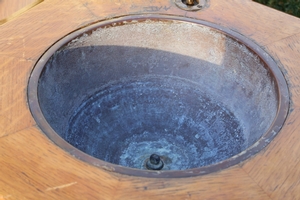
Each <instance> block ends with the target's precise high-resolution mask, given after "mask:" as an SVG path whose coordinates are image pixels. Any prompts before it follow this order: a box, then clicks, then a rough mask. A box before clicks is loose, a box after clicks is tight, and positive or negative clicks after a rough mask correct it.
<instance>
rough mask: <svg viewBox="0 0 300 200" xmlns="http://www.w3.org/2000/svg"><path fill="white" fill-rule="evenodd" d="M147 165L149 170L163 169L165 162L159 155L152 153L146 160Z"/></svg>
mask: <svg viewBox="0 0 300 200" xmlns="http://www.w3.org/2000/svg"><path fill="white" fill-rule="evenodd" d="M146 167H147V169H149V170H161V169H162V168H163V167H164V163H163V161H162V160H161V158H160V156H159V155H157V154H152V155H151V156H150V158H149V159H148V160H147V162H146Z"/></svg>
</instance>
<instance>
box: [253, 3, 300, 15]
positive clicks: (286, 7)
mask: <svg viewBox="0 0 300 200" xmlns="http://www.w3.org/2000/svg"><path fill="white" fill-rule="evenodd" d="M254 1H256V2H258V3H262V4H264V5H266V6H270V7H272V8H275V9H277V10H280V11H283V12H286V13H288V14H291V15H294V16H296V17H300V0H254Z"/></svg>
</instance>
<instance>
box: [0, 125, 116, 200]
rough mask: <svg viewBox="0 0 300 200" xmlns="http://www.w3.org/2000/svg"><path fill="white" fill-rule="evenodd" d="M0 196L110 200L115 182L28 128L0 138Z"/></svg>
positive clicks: (35, 129)
mask: <svg viewBox="0 0 300 200" xmlns="http://www.w3.org/2000/svg"><path fill="white" fill-rule="evenodd" d="M0 166H1V170H0V196H1V195H3V196H9V195H11V196H10V198H9V199H22V198H23V199H110V197H111V196H112V194H113V193H114V191H115V190H116V189H117V188H116V186H117V185H118V184H116V179H115V178H114V177H113V176H112V175H109V174H108V173H106V172H104V171H102V170H100V169H98V168H96V167H93V166H90V165H88V164H85V163H83V162H81V161H79V160H77V159H75V158H74V157H72V156H70V155H69V154H67V153H65V152H64V151H62V150H61V149H59V148H58V147H57V146H55V145H53V143H52V142H50V141H49V140H48V138H46V136H44V135H43V134H42V133H41V132H40V131H39V129H37V128H36V127H31V128H28V129H25V130H23V131H20V132H18V133H16V134H13V135H11V136H7V137H3V138H0Z"/></svg>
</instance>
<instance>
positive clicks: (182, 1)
mask: <svg viewBox="0 0 300 200" xmlns="http://www.w3.org/2000/svg"><path fill="white" fill-rule="evenodd" d="M208 1H209V0H175V1H174V2H175V4H176V6H177V7H178V8H180V9H182V10H186V11H199V10H202V9H203V8H205V7H207V6H208Z"/></svg>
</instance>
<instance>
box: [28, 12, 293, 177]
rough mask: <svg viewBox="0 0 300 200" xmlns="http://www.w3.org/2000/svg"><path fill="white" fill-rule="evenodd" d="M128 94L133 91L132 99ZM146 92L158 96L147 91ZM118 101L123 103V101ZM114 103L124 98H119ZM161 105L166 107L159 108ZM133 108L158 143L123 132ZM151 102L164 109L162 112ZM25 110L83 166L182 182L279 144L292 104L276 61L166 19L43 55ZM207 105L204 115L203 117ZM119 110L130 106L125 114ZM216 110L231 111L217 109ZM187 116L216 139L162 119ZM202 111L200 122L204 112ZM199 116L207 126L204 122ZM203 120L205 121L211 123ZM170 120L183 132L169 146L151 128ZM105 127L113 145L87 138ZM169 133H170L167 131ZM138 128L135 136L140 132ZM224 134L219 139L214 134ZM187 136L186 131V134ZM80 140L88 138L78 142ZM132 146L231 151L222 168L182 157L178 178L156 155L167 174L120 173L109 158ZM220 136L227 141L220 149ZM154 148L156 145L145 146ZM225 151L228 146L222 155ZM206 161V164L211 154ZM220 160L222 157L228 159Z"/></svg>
mask: <svg viewBox="0 0 300 200" xmlns="http://www.w3.org/2000/svg"><path fill="white" fill-rule="evenodd" d="M99 28H100V29H99ZM97 29H98V30H97ZM127 30H128V31H127ZM137 32H140V34H135V36H136V37H134V38H132V35H133V33H137ZM169 32H170V33H174V32H176V34H177V35H175V36H174V37H171V36H170V34H169ZM186 32H189V33H190V34H191V37H190V38H191V41H189V40H186V38H185V35H186ZM130 36H131V37H130ZM159 37H161V38H159ZM124 38H126V39H124ZM166 38H167V39H166ZM203 38H205V39H204V40H205V41H204V40H203ZM181 39H182V40H181ZM201 41H203V42H202V43H201ZM189 42H190V43H189ZM187 49H188V50H187ZM103 52H104V53H103ZM70 55H72V56H70ZM224 66H225V67H224ZM128 77H129V78H128ZM141 77H142V79H141ZM162 77H163V78H162ZM136 86H138V87H136ZM148 86H151V87H148ZM185 86H187V87H185ZM132 88H136V90H134V92H133V93H132V91H133V90H132ZM151 88H161V89H159V90H151ZM182 88H183V89H182ZM103 89H104V90H103ZM197 90H198V91H199V92H198V93H197ZM123 91H125V92H123ZM137 91H139V92H137ZM153 91H155V92H153ZM172 92H174V93H172ZM106 93H107V94H106ZM171 93H172V95H171ZM200 93H201V94H202V93H204V94H205V95H204V96H205V97H204V96H201V95H200V96H199V95H198V94H200ZM123 94H126V95H125V96H122V95H123ZM131 94H132V96H130V95H131ZM148 94H153V96H151V95H150V96H149V95H148ZM179 94H183V95H179ZM107 95H109V96H112V95H116V96H115V97H118V98H116V99H117V100H118V102H121V101H122V105H121V104H120V103H119V104H115V103H114V100H111V99H108V100H107V101H106V100H105V99H106V97H107ZM118 95H121V96H120V97H121V98H119V96H118ZM128 95H129V96H128ZM147 95H148V96H147ZM176 95H177V96H176ZM193 95H196V96H193ZM197 95H198V96H197ZM146 97H147V98H146ZM166 97H167V99H168V101H165V100H162V99H165V98H166ZM135 99H136V100H141V102H143V101H144V102H145V105H146V107H142V108H143V109H146V110H147V112H148V111H149V114H151V113H153V114H152V115H150V117H149V118H147V112H144V114H143V112H141V111H142V110H139V114H143V115H141V116H142V117H140V119H145V120H144V121H143V120H141V123H140V124H143V123H144V124H146V128H147V129H149V130H150V129H151V130H152V128H153V130H155V131H157V130H161V131H162V132H161V133H160V134H153V133H149V134H148V133H147V132H146V133H143V134H140V132H138V133H134V134H133V135H132V134H130V127H134V126H135V125H134V126H133V125H132V126H131V124H135V123H136V121H137V120H135V119H138V117H139V116H133V115H132V114H133V113H135V112H134V109H137V108H138V107H137V106H136V105H135V104H134V102H133V100H135ZM176 99H179V101H177V100H176ZM183 99H185V101H183ZM210 99H216V101H213V100H210ZM99 100H101V103H99V102H100V101H99ZM120 100H121V101H120ZM161 100H162V101H161ZM169 100H172V101H169ZM173 100H176V101H173ZM157 102H165V103H166V104H165V105H163V104H161V105H160V104H157ZM213 102H217V103H213ZM28 103H29V106H30V109H31V112H32V114H33V116H34V118H35V120H36V121H37V124H38V125H39V126H40V127H41V129H42V130H43V131H44V133H45V134H46V135H47V136H48V137H49V138H50V139H51V140H52V141H54V142H55V143H56V144H57V145H58V146H60V147H61V148H63V149H64V150H66V151H67V152H69V153H70V154H72V155H74V156H75V157H77V158H79V159H81V160H83V161H85V162H88V163H91V164H93V165H95V166H98V167H100V168H103V169H105V170H108V171H111V172H117V173H122V174H127V175H134V176H145V177H165V178H179V177H189V176H198V175H203V174H208V173H212V172H215V171H219V170H222V169H225V168H227V167H230V166H233V165H235V164H238V163H240V162H242V161H244V160H246V159H247V158H249V157H251V156H253V155H254V154H256V153H257V152H259V151H260V150H261V149H263V148H264V147H265V146H266V145H268V144H269V143H270V141H271V140H272V139H273V138H274V137H275V136H276V134H277V133H278V132H279V131H280V129H281V127H282V125H283V123H284V120H285V117H286V115H287V112H288V108H289V95H288V89H287V85H286V82H285V80H284V77H283V75H282V73H281V71H280V69H279V68H278V67H277V65H276V63H275V62H274V61H273V59H272V58H271V57H270V56H269V55H268V54H267V53H266V52H265V51H264V50H263V49H261V48H260V47H259V46H258V45H256V44H255V43H253V41H251V40H249V39H247V38H245V37H244V36H242V35H240V34H238V33H236V32H233V31H231V30H230V29H226V28H224V27H220V26H218V25H215V24H211V23H208V22H205V21H200V20H194V19H188V18H183V17H174V16H164V15H143V16H138V15H136V16H127V17H121V18H117V19H113V20H108V21H103V22H100V23H97V24H94V25H92V26H89V27H86V28H83V29H80V30H78V31H76V32H73V33H71V34H70V35H68V36H66V37H64V38H62V39H61V40H60V41H58V42H57V43H56V44H54V45H53V46H52V47H51V48H49V50H48V51H47V52H46V53H45V54H44V55H43V56H42V57H41V58H40V59H39V61H38V62H37V64H36V66H35V68H34V70H33V72H32V74H31V77H30V80H29V85H28ZM152 103H154V104H155V105H157V106H161V108H163V107H165V108H167V109H166V111H165V112H164V113H158V114H157V110H153V109H152V108H151V106H147V105H152ZM172 103H175V104H176V105H175V104H174V105H173V104H172ZM178 103H179V104H178ZM106 104H107V106H105V105H106ZM154 104H153V105H154ZM206 104H207V105H208V106H207V108H204V107H203V106H205V105H206ZM124 105H125V107H124V108H127V109H128V110H127V111H126V109H125V110H123V111H125V113H126V112H127V113H129V114H126V115H122V117H116V118H115V117H114V116H118V115H119V114H120V112H118V109H120V108H121V107H122V106H124ZM126 105H130V106H129V107H126ZM186 105H194V107H193V106H192V107H191V108H187V107H184V106H186ZM223 105H225V107H224V106H223ZM120 106H121V107H120ZM182 106H183V107H182ZM201 106H202V107H203V108H202V107H201ZM180 107H182V109H181V108H180ZM223 107H224V108H226V109H228V111H226V109H225V110H224V109H222V108H223ZM200 108H201V109H200ZM103 109H104V110H105V109H106V110H105V111H104V110H103ZM149 109H150V110H149ZM188 109H189V110H190V111H191V113H192V114H191V115H193V116H194V117H191V118H189V119H191V120H192V119H197V117H198V118H199V119H203V121H205V120H207V122H205V123H204V122H202V121H201V120H200V121H199V120H198V121H197V123H194V125H195V127H198V125H202V126H206V125H207V127H209V129H210V130H212V129H213V130H214V132H215V133H216V135H213V133H211V134H212V135H211V136H209V135H206V134H204V133H205V129H203V130H202V131H199V132H198V133H197V132H195V133H194V132H193V130H194V129H189V128H188V127H187V128H184V126H185V125H184V124H192V123H191V121H189V120H185V119H184V118H182V119H180V118H178V119H176V120H175V118H174V120H173V118H172V117H171V118H168V117H167V116H168V112H169V113H171V115H170V116H174V115H173V114H172V112H173V111H174V112H175V113H181V114H182V113H183V112H185V110H188ZM197 109H199V112H196V111H197ZM205 109H207V112H206V111H205V112H206V113H205V112H202V111H204V110H205ZM201 110H202V111H201ZM129 111H130V112H129ZM229 111H230V112H232V113H233V114H230V112H229ZM101 112H102V114H105V113H106V114H107V113H109V115H107V116H104V117H102V118H101V117H100V115H99V113H101ZM214 112H215V113H214ZM85 113H86V114H85ZM93 113H94V114H96V115H94V114H93ZM193 113H194V114H193ZM226 113H227V114H226ZM201 115H203V116H204V118H201ZM209 115H210V116H212V117H208V116H209ZM82 116H83V117H82ZM131 116H132V118H131ZM151 116H152V117H151ZM159 116H163V118H160V119H158V118H157V119H158V120H156V121H155V120H154V121H153V122H151V123H152V126H153V127H151V123H149V124H148V125H147V123H148V121H149V120H153V119H155V117H159ZM185 116H188V115H185ZM135 117H136V118H135ZM215 117H219V119H221V120H220V121H218V120H217V119H215ZM111 119H114V120H115V119H120V120H121V119H127V120H128V121H126V122H125V123H123V122H121V121H117V122H114V124H110V123H108V122H110V121H111ZM147 119H149V120H148V121H147ZM170 119H172V120H171V121H168V122H170V123H171V122H172V123H174V124H176V123H182V124H183V125H184V126H182V125H180V126H179V124H178V127H179V129H180V130H181V131H183V132H182V135H181V134H180V132H176V130H175V129H174V130H172V131H173V132H174V131H175V132H176V135H173V136H171V137H166V136H168V134H169V130H164V129H154V128H155V124H157V125H162V123H161V122H163V121H164V120H166V121H167V120H170ZM235 119H236V121H237V123H236V122H235ZM103 120H107V121H106V122H105V121H103ZM224 120H225V121H224ZM257 120H258V121H259V122H258V121H257ZM185 121H186V123H185ZM223 122H225V123H223ZM105 123H108V124H107V126H105V127H107V128H106V129H105V131H108V130H109V129H110V128H111V127H117V129H115V130H117V133H116V135H112V137H111V138H110V134H105V133H104V132H105V131H104V132H103V133H101V131H100V132H99V131H98V129H97V128H96V129H94V128H92V127H94V126H92V124H98V126H97V127H101V126H102V125H103V124H105ZM218 123H219V124H218ZM248 123H249V124H248ZM99 124H100V125H99ZM118 124H119V125H122V126H118ZM174 124H173V125H172V126H170V128H172V127H174ZM247 124H248V125H247ZM125 125H126V126H125ZM137 125H138V126H139V124H138V123H137ZM163 125H167V123H166V124H163ZM254 125H255V126H254ZM138 126H137V127H138ZM222 126H223V127H224V130H218V129H217V127H222ZM248 126H249V127H248ZM118 127H119V128H118ZM213 127H214V128H213ZM168 128H169V127H168ZM168 128H167V129H168ZM179 129H178V130H179ZM196 129H197V128H196ZM101 130H104V129H102V128H101ZM122 130H126V131H125V132H126V133H125V134H123V133H122V134H121V132H122ZM185 130H191V131H190V132H187V133H184V131H185ZM82 131H83V132H84V131H87V132H84V134H83V132H82ZM226 131H227V133H228V134H227V135H226V134H225V132H226ZM173 132H172V133H173ZM79 133H80V134H79ZM221 133H224V134H221ZM230 133H231V134H230ZM97 134H98V135H97ZM134 135H135V136H134ZM86 136H87V137H86ZM137 136H143V137H145V138H150V139H151V137H153V138H155V137H160V139H162V141H164V140H165V139H168V138H171V139H174V140H172V141H183V142H182V144H180V145H182V146H183V147H184V146H186V142H188V143H189V144H191V145H196V146H197V145H199V144H203V145H204V146H205V145H213V143H220V144H218V145H217V146H215V147H214V148H216V149H217V150H216V153H217V154H216V155H221V153H222V152H223V149H221V147H225V146H226V145H227V150H229V151H228V152H227V153H226V154H224V156H225V157H226V156H227V157H226V158H225V159H224V160H222V159H221V158H218V157H215V158H214V157H213V156H212V157H210V158H212V159H213V160H205V156H208V154H205V151H208V150H207V149H205V148H204V147H203V150H204V151H200V152H198V151H195V152H196V154H194V156H192V154H193V152H188V154H190V155H191V156H188V158H189V159H188V162H187V163H188V164H189V166H187V167H184V165H182V166H181V168H179V169H182V170H172V166H171V165H169V164H168V162H173V161H172V160H171V159H169V158H168V157H164V156H168V155H162V159H163V160H164V161H165V160H166V161H167V162H165V164H166V166H171V167H170V169H171V170H169V171H164V170H162V171H149V170H141V169H134V168H129V167H125V166H120V163H119V161H116V160H115V158H114V155H120V156H119V158H120V157H122V155H123V154H122V152H123V153H124V151H126V152H127V154H128V155H131V154H130V148H127V147H126V148H127V149H126V150H120V149H118V147H120V146H122V145H125V143H123V142H126V139H127V138H129V139H130V140H128V141H129V142H128V144H130V141H131V142H139V141H141V140H135V138H137ZM148 136H149V137H148ZM220 136H226V137H228V138H227V139H226V138H224V140H223V139H222V138H221V137H220ZM235 136H236V138H235ZM101 137H102V139H101ZM118 137H119V138H118ZM210 137H215V139H212V140H211V141H212V143H210V142H209V140H210V139H209V138H210ZM63 138H64V139H63ZM103 138H110V139H109V142H104V140H105V139H103ZM181 138H184V140H182V139H181ZM204 138H206V139H204ZM111 139H113V140H114V141H113V140H111ZM67 141H68V142H70V143H71V144H72V145H71V144H70V143H68V142H67ZM96 141H97V142H96ZM101 141H103V144H101ZM155 141H157V140H153V141H149V143H151V142H152V143H153V142H155ZM199 141H201V142H203V143H201V142H199ZM80 142H83V143H82V144H83V145H82V144H79V143H80ZM84 142H86V143H84ZM98 142H100V143H98ZM142 142H143V141H142ZM146 142H147V141H146ZM222 142H224V143H222ZM226 142H231V143H230V145H228V144H226ZM104 143H107V144H104ZM149 143H148V144H149ZM198 143H199V144H198ZM85 144H86V145H85ZM161 144H167V145H168V144H170V143H168V142H166V143H161ZM93 145H96V146H95V148H92V147H93ZM134 145H136V143H134ZM134 145H133V146H134ZM74 146H75V147H74ZM234 146H235V147H236V149H235V151H232V152H236V153H234V154H231V153H230V152H231V150H233V149H234ZM76 147H77V148H76ZM81 148H82V149H81ZM201 148H202V147H201V145H199V146H197V147H196V149H201ZM218 148H219V150H218ZM230 148H232V149H230ZM79 149H81V150H79ZM186 149H188V148H186ZM188 150H190V149H188ZM209 151H210V152H209V153H210V155H212V154H213V151H212V150H209ZM224 151H225V152H226V149H224ZM84 152H85V153H84ZM134 152H135V155H137V152H138V151H136V150H134ZM106 153H107V154H109V155H106ZM151 153H155V152H151ZM175 153H176V152H175ZM219 153H220V154H219ZM88 154H90V155H88ZM91 155H92V156H91ZM93 156H94V157H93ZM106 156H108V157H109V156H110V158H108V159H107V161H108V162H105V161H104V160H106V158H105V157H106ZM98 158H99V159H98ZM127 158H128V157H127ZM148 158H149V156H148ZM191 158H194V159H195V160H197V159H198V161H199V162H198V161H197V162H196V163H194V162H193V159H191ZM201 159H202V160H201ZM125 160H126V159H125ZM141 160H142V161H141V163H142V164H141V165H143V164H144V160H145V159H144V158H141ZM113 163H114V164H113ZM177 163H178V162H177ZM205 163H208V164H205Z"/></svg>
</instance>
